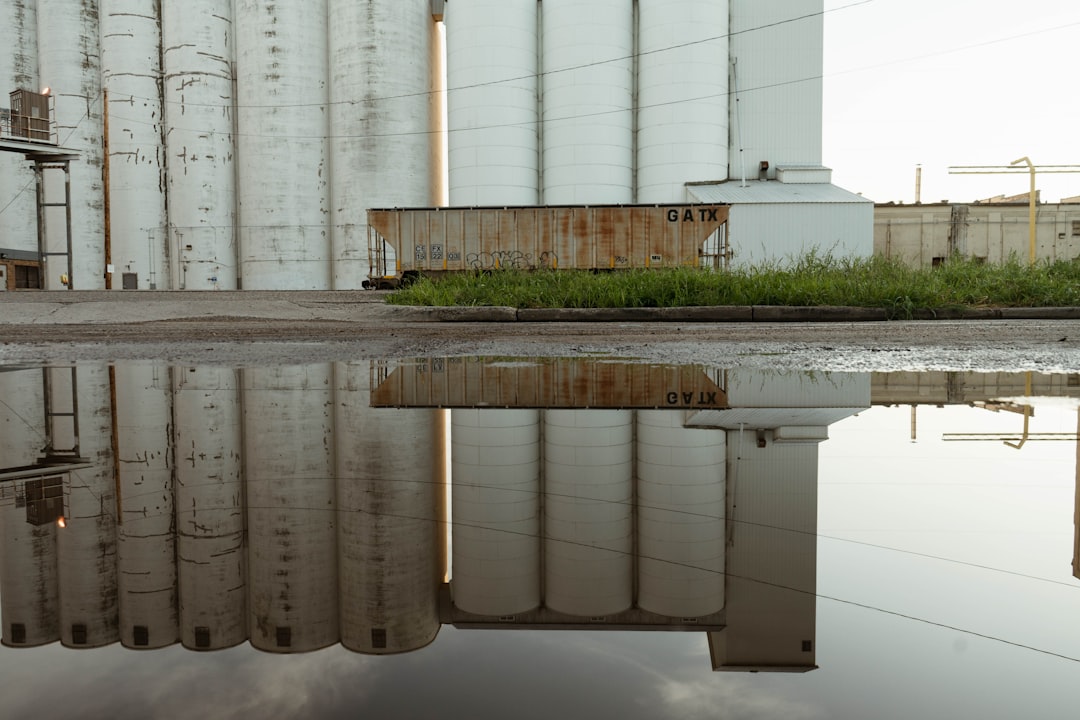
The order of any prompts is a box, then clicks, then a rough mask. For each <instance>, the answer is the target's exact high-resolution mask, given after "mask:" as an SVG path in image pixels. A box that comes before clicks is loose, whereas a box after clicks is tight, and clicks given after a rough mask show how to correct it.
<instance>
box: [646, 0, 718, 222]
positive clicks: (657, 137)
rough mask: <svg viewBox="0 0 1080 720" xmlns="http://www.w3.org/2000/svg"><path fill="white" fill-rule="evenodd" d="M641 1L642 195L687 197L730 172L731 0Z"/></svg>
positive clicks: (652, 199)
mask: <svg viewBox="0 0 1080 720" xmlns="http://www.w3.org/2000/svg"><path fill="white" fill-rule="evenodd" d="M637 5H638V12H639V17H638V58H639V60H638V71H637V88H638V93H637V202H639V203H654V202H661V203H662V202H685V201H686V199H687V198H686V188H685V183H686V182H688V181H695V180H697V181H700V180H723V179H726V178H727V176H728V73H727V72H726V68H727V65H728V3H727V2H725V1H720V0H679V1H678V2H671V1H670V0H639V2H638V3H637Z"/></svg>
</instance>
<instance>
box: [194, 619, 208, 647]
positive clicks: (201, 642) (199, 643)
mask: <svg viewBox="0 0 1080 720" xmlns="http://www.w3.org/2000/svg"><path fill="white" fill-rule="evenodd" d="M195 647H197V648H208V647H210V628H208V627H205V626H202V625H196V626H195Z"/></svg>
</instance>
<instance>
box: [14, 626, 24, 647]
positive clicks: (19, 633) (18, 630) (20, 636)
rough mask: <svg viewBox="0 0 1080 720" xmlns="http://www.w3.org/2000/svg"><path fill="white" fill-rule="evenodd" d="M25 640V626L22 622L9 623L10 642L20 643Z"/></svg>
mask: <svg viewBox="0 0 1080 720" xmlns="http://www.w3.org/2000/svg"><path fill="white" fill-rule="evenodd" d="M25 642H26V626H25V625H23V624H22V623H11V644H12V645H22V644H23V643H25Z"/></svg>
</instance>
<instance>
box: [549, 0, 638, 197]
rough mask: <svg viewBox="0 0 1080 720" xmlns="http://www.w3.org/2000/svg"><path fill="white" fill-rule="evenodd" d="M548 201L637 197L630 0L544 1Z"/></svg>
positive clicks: (632, 38) (632, 14)
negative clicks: (635, 185)
mask: <svg viewBox="0 0 1080 720" xmlns="http://www.w3.org/2000/svg"><path fill="white" fill-rule="evenodd" d="M541 9H542V13H543V28H542V37H543V40H542V55H541V56H542V63H541V67H542V71H543V76H542V80H541V82H542V84H543V91H542V116H543V138H544V139H543V147H544V151H543V203H544V204H545V205H573V204H580V203H631V202H633V201H634V62H633V58H634V10H633V2H632V0H587V2H582V1H581V0H545V2H543V3H541Z"/></svg>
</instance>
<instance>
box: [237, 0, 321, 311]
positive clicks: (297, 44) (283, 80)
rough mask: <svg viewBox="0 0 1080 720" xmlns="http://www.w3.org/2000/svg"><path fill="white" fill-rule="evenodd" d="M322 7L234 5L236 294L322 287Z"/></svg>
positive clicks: (315, 1)
mask: <svg viewBox="0 0 1080 720" xmlns="http://www.w3.org/2000/svg"><path fill="white" fill-rule="evenodd" d="M326 7H327V0H310V1H309V2H304V3H272V4H267V3H265V2H260V1H259V0H236V3H235V8H236V25H235V27H236V88H237V91H236V95H237V97H236V114H237V127H238V132H237V137H236V149H237V155H238V158H239V170H238V173H237V179H238V183H239V185H238V187H237V192H238V196H239V226H240V227H239V243H240V244H239V247H240V274H241V276H242V279H241V282H242V284H243V287H244V289H245V290H329V289H330V232H329V226H328V216H329V212H330V166H329V158H328V156H327V152H328V141H327V132H328V129H329V119H328V117H327V101H328V91H327V16H326Z"/></svg>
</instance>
